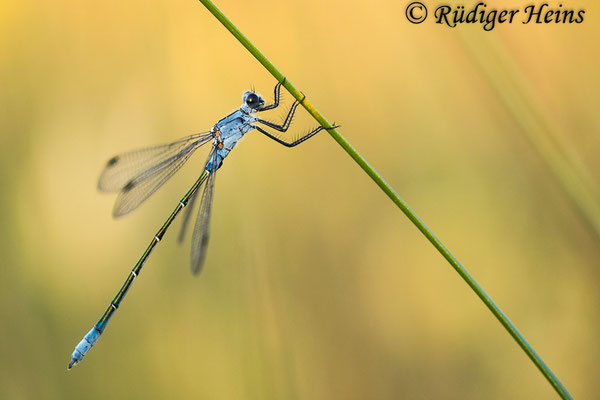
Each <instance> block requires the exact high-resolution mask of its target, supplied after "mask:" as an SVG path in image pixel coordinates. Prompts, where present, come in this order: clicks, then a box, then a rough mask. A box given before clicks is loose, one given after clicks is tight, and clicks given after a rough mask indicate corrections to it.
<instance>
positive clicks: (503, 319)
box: [199, 0, 572, 399]
mask: <svg viewBox="0 0 600 400" xmlns="http://www.w3.org/2000/svg"><path fill="white" fill-rule="evenodd" d="M199 1H200V2H201V3H202V4H204V6H205V7H206V8H207V9H208V11H210V12H211V13H212V14H213V15H214V16H215V17H216V18H217V19H218V20H219V22H221V23H222V24H223V26H225V28H227V30H229V32H231V34H232V35H233V36H235V38H236V39H237V40H238V41H239V42H240V43H241V44H242V45H243V46H244V47H245V48H246V49H247V50H248V51H249V52H250V53H251V54H252V55H253V56H254V57H255V58H256V59H257V60H258V62H260V63H261V64H262V65H263V67H265V69H266V70H267V71H269V72H270V73H271V75H273V77H274V78H275V79H277V81H278V82H282V81H283V86H284V87H285V88H286V89H287V90H288V91H289V92H290V94H291V95H292V96H294V98H295V99H296V100H298V101H301V104H302V106H303V107H304V108H305V109H306V111H308V113H309V114H310V115H312V116H313V118H314V119H315V120H316V121H317V122H318V123H319V124H321V126H323V127H324V128H325V129H326V130H327V132H329V134H330V135H331V137H333V139H335V141H336V142H338V144H339V145H340V146H341V147H342V148H343V149H344V150H345V151H346V153H348V155H349V156H350V157H352V159H353V160H354V161H355V162H356V163H357V164H358V165H359V166H360V167H361V168H362V169H363V171H365V172H366V173H367V175H369V176H370V177H371V179H373V181H375V183H376V184H377V186H379V187H380V188H381V190H383V191H384V192H385V194H387V196H388V197H389V198H390V199H391V200H392V201H393V202H394V204H396V206H398V208H399V209H400V210H402V212H403V213H404V214H405V215H406V216H407V217H408V219H410V220H411V221H412V223H413V224H414V225H415V226H416V227H417V228H418V229H419V230H420V231H421V232H422V233H423V235H425V237H426V238H427V240H429V242H431V244H432V245H433V246H434V247H435V248H436V249H437V250H438V251H439V252H440V254H441V255H442V256H443V257H444V258H445V259H446V260H447V261H448V262H449V263H450V265H452V267H453V268H454V269H455V270H456V272H458V274H459V275H460V276H461V277H462V278H463V279H464V280H465V282H466V283H467V284H468V285H469V286H470V287H471V289H473V291H474V292H475V294H477V296H478V297H479V298H480V299H481V301H483V303H484V304H485V305H486V307H487V308H488V309H489V310H490V311H491V312H492V314H494V316H495V317H496V318H497V319H498V321H500V323H501V324H502V326H504V328H505V329H506V330H507V331H508V333H509V334H510V335H511V336H512V337H513V339H515V341H516V342H517V343H518V344H519V346H520V347H521V348H522V349H523V351H524V352H525V353H526V354H527V356H528V357H529V358H530V359H531V361H533V363H534V364H535V365H536V367H537V368H538V369H539V370H540V372H541V373H542V374H543V375H544V376H545V377H546V379H547V380H548V382H549V383H550V384H551V385H552V387H553V388H554V389H555V390H556V392H557V393H558V394H559V395H560V397H561V398H563V399H572V397H571V395H570V394H569V392H568V391H567V389H566V388H565V387H564V386H563V384H562V383H561V382H560V381H559V380H558V378H557V377H556V375H554V373H553V372H552V371H551V370H550V368H548V366H547V365H546V364H545V363H544V361H543V360H542V358H541V357H540V356H539V355H538V354H537V353H536V352H535V350H534V349H533V347H531V345H530V344H529V343H528V342H527V340H526V339H525V337H524V336H523V335H522V334H521V333H520V332H519V331H518V330H517V328H516V327H515V326H514V325H513V323H512V322H511V321H510V320H509V319H508V317H507V316H506V315H505V314H504V313H503V312H502V310H501V309H500V308H499V307H498V306H497V305H496V303H494V301H493V300H492V299H491V297H490V296H489V295H488V294H487V293H486V292H485V290H483V288H482V287H481V286H479V284H478V283H477V281H475V279H473V277H472V276H471V275H470V274H469V272H467V270H466V269H465V267H463V266H462V265H461V263H460V262H459V261H458V260H457V259H456V257H454V256H453V255H452V253H450V251H449V250H448V249H447V248H446V247H445V246H444V245H443V244H442V242H440V240H439V239H438V238H437V237H436V236H435V235H434V234H433V232H432V231H431V230H429V228H427V226H426V225H425V224H424V223H423V221H421V219H420V218H419V217H418V216H417V214H415V213H414V211H412V210H411V209H410V207H409V206H408V204H407V203H406V202H405V201H404V200H402V199H401V198H400V196H398V194H397V193H396V192H395V191H394V189H392V187H391V186H390V185H389V184H388V183H387V182H386V181H385V180H384V179H383V178H382V177H381V175H379V173H377V171H375V169H373V167H372V166H371V165H370V164H369V163H368V162H367V160H365V159H364V158H363V156H361V155H360V153H359V152H358V151H356V149H355V148H354V147H353V146H352V145H351V144H350V143H349V142H348V141H347V140H346V138H344V136H342V134H341V133H340V132H339V131H338V130H337V128H334V127H333V125H332V124H331V123H330V122H329V121H328V120H327V119H326V118H325V117H324V116H323V115H322V114H321V113H320V112H319V111H318V110H317V109H316V108H315V107H314V106H313V105H312V103H311V102H310V101H309V100H308V99H307V98H305V97H304V95H303V94H302V93H301V92H300V91H299V90H298V89H297V88H296V86H294V85H293V84H292V82H291V81H290V80H289V79H287V78H286V77H285V75H283V73H281V71H279V69H277V67H275V65H273V63H271V61H269V60H268V59H267V57H265V55H264V54H263V53H262V52H261V51H260V50H258V49H257V48H256V46H254V44H252V42H250V40H249V39H248V38H247V37H246V36H245V35H244V34H243V33H242V32H241V31H240V30H239V29H238V28H237V27H236V26H235V25H234V24H233V22H231V20H229V18H227V16H225V14H223V13H222V12H221V10H219V9H218V8H217V6H215V4H214V3H213V2H212V1H210V0H199ZM284 79H285V80H284Z"/></svg>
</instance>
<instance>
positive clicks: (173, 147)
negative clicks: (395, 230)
mask: <svg viewBox="0 0 600 400" xmlns="http://www.w3.org/2000/svg"><path fill="white" fill-rule="evenodd" d="M284 82H285V78H284V80H283V81H282V82H279V83H277V85H275V90H274V101H273V104H270V105H265V101H264V100H263V98H262V97H261V96H260V95H258V94H257V93H254V91H248V92H245V93H244V95H243V97H242V100H243V104H242V105H241V107H240V108H239V110H236V111H234V112H233V113H231V114H229V115H228V116H226V117H225V118H223V119H221V120H220V121H219V122H217V123H216V124H215V125H214V126H213V127H212V129H211V130H210V131H209V132H204V133H197V134H195V135H191V136H188V137H186V138H183V139H180V140H178V141H176V142H173V143H170V144H166V145H162V146H155V147H148V148H145V149H141V150H137V151H132V152H129V153H124V154H121V155H118V156H115V157H113V158H111V159H110V160H109V161H108V163H107V164H106V167H105V168H104V171H103V172H102V175H101V176H100V180H99V182H98V188H99V189H100V190H101V191H105V192H118V193H119V194H118V197H117V201H116V203H115V207H114V210H113V215H114V216H115V217H116V216H121V215H125V214H127V213H129V212H131V211H133V210H134V209H136V208H137V207H138V206H139V205H140V204H141V203H143V202H144V200H146V199H147V198H148V197H150V195H152V194H153V193H154V192H155V191H156V190H158V188H160V187H161V186H162V185H163V184H164V183H165V182H166V181H167V180H168V179H169V178H170V177H171V176H172V175H173V174H174V173H175V172H177V170H179V168H181V166H182V165H183V164H184V163H185V162H186V161H187V160H188V159H189V158H190V156H191V155H192V154H193V153H194V151H196V150H197V149H198V148H199V147H201V146H202V145H204V144H206V143H209V142H210V143H212V148H211V150H210V153H209V155H208V160H207V161H206V164H205V166H204V170H203V171H202V173H201V174H200V177H199V178H198V179H197V180H196V182H194V184H193V185H192V187H191V188H190V189H189V190H188V191H187V193H186V194H185V195H184V196H183V197H182V198H181V200H180V201H179V203H178V204H177V207H175V209H174V210H173V212H172V213H171V215H169V218H167V220H166V221H165V223H164V224H163V225H162V226H161V227H160V229H159V230H158V232H156V234H155V235H154V237H153V238H152V241H151V242H150V244H149V245H148V247H147V248H146V250H145V251H144V253H143V254H142V256H141V257H140V259H139V260H138V262H137V263H136V264H135V266H134V267H133V269H132V270H131V272H130V273H129V275H128V276H127V279H125V283H123V286H122V287H121V289H120V290H119V291H118V292H117V295H116V296H115V298H114V299H113V300H112V301H111V302H110V304H109V306H108V308H107V309H106V311H105V312H104V314H103V315H102V317H101V318H100V320H99V321H98V322H97V323H96V324H95V325H94V327H93V328H92V329H91V330H90V331H89V332H88V333H87V334H86V335H85V336H84V338H83V339H82V340H81V342H79V344H78V345H77V346H76V347H75V351H73V355H72V356H71V362H70V363H69V366H68V369H71V367H72V366H74V365H75V364H77V363H78V362H80V361H81V360H82V359H83V357H84V356H85V355H86V353H87V352H88V351H89V350H90V349H91V348H92V346H93V345H94V344H96V342H97V341H98V338H99V337H100V335H101V334H102V332H104V329H106V325H107V324H108V321H110V318H111V317H112V315H113V314H114V312H115V311H117V308H119V305H120V304H121V302H122V301H123V298H124V297H125V295H126V294H127V291H128V290H129V288H130V287H131V284H132V283H133V281H134V280H135V278H137V277H138V275H139V274H140V271H141V269H142V266H143V265H144V263H145V262H146V260H147V259H148V257H149V256H150V253H151V252H152V250H153V249H154V246H156V244H157V243H158V242H159V241H160V240H161V239H162V238H163V236H164V234H165V232H166V231H167V228H168V227H169V225H171V222H173V220H174V219H175V217H176V216H177V214H179V212H180V211H181V210H182V209H183V208H184V207H186V206H188V207H187V209H186V212H185V213H184V217H183V223H182V229H181V233H180V235H179V240H180V241H181V240H182V239H183V236H184V233H185V229H186V226H187V224H188V222H189V219H190V215H191V210H192V206H193V203H194V201H195V199H196V198H197V197H198V193H199V189H200V187H201V186H202V185H204V188H203V190H202V198H201V200H200V208H199V211H198V217H197V219H196V225H195V227H194V233H193V236H192V246H191V268H192V273H193V274H197V273H198V272H200V270H201V269H202V264H203V263H204V259H205V257H206V248H207V246H208V236H209V226H210V210H211V205H212V197H213V188H214V184H215V176H216V172H217V170H218V169H219V168H220V167H221V165H222V164H223V160H224V159H225V158H226V157H227V155H229V152H230V151H231V150H232V149H233V148H234V147H235V145H236V144H237V143H238V142H239V140H240V139H241V138H243V137H244V135H245V134H246V133H248V132H250V131H251V130H254V129H256V130H257V131H259V132H261V133H263V134H264V135H266V136H267V137H269V138H271V139H273V140H275V141H276V142H278V143H280V144H282V145H284V146H287V147H294V146H297V145H299V144H300V143H302V142H304V141H305V140H307V139H309V138H311V137H312V136H314V135H315V134H316V133H318V132H319V131H321V130H323V129H325V128H324V127H322V126H319V127H318V128H316V129H314V130H312V131H310V132H308V133H307V134H304V135H302V136H300V137H298V138H297V139H295V140H291V141H287V140H285V139H284V138H283V137H280V136H277V135H276V134H273V133H269V132H268V131H267V130H265V128H271V129H274V130H276V131H279V132H286V131H287V130H288V128H289V127H290V125H291V123H292V119H293V118H294V113H295V112H296V108H297V107H298V105H299V104H300V103H301V102H302V101H303V100H304V98H303V99H302V100H301V101H297V100H296V101H294V103H293V104H292V106H291V107H290V109H289V111H288V113H287V115H286V117H285V119H284V121H283V123H281V124H276V123H274V122H270V121H267V120H264V119H261V118H258V117H257V116H256V113H258V112H262V111H267V110H272V109H274V108H276V107H278V106H279V99H280V97H281V85H282V84H283V83H284Z"/></svg>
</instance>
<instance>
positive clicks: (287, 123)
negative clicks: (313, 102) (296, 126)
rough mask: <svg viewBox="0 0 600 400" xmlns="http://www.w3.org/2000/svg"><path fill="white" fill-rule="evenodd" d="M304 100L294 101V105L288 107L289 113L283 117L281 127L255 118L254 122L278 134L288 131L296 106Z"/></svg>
mask: <svg viewBox="0 0 600 400" xmlns="http://www.w3.org/2000/svg"><path fill="white" fill-rule="evenodd" d="M304 99H305V97H302V100H300V101H298V100H296V101H294V103H293V104H292V106H291V107H290V111H288V114H287V116H286V117H285V120H284V121H283V123H282V124H281V125H278V124H276V123H274V122H271V121H266V120H264V119H260V118H256V122H260V123H261V124H263V125H266V126H268V127H269V128H273V129H275V130H277V131H279V132H285V131H287V130H288V129H289V127H290V125H291V124H292V119H293V118H294V114H295V113H296V108H298V106H299V105H300V103H302V101H303V100H304Z"/></svg>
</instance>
